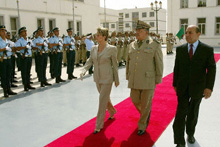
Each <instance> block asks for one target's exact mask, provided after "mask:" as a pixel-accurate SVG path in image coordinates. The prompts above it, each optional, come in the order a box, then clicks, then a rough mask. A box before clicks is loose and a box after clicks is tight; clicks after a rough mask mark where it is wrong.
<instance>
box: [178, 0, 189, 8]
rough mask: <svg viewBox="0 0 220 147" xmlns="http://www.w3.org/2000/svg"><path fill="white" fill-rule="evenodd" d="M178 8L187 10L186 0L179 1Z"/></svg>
mask: <svg viewBox="0 0 220 147" xmlns="http://www.w3.org/2000/svg"><path fill="white" fill-rule="evenodd" d="M180 8H188V0H180Z"/></svg>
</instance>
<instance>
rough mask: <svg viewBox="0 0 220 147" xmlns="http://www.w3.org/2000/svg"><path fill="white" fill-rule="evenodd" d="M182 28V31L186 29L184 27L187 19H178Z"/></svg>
mask: <svg viewBox="0 0 220 147" xmlns="http://www.w3.org/2000/svg"><path fill="white" fill-rule="evenodd" d="M182 27H183V28H184V31H186V28H187V27H188V19H180V28H182Z"/></svg>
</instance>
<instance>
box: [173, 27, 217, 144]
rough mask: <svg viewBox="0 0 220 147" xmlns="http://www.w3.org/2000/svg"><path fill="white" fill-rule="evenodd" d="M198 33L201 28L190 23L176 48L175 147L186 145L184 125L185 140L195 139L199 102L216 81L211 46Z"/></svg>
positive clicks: (208, 94) (193, 140)
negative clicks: (185, 137) (184, 39)
mask: <svg viewBox="0 0 220 147" xmlns="http://www.w3.org/2000/svg"><path fill="white" fill-rule="evenodd" d="M199 36H200V29H199V28H198V27H197V26H194V25H191V26H189V27H188V28H187V29H186V32H185V37H186V41H187V43H186V44H183V45H181V46H179V47H177V48H176V59H175V66H174V77H173V87H174V89H175V91H176V94H177V96H178V106H177V112H176V116H175V120H174V124H173V130H174V143H175V144H177V147H185V139H184V131H185V127H186V133H187V135H188V138H187V140H188V142H189V143H191V144H193V143H194V142H195V138H194V133H195V127H196V124H197V120H198V114H199V106H200V103H201V100H202V98H203V97H205V99H208V98H209V97H210V96H211V94H212V90H213V86H214V82H215V74H216V64H215V60H214V52H213V48H212V47H210V46H208V45H206V44H204V43H202V42H200V41H199Z"/></svg>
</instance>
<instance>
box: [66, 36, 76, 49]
mask: <svg viewBox="0 0 220 147" xmlns="http://www.w3.org/2000/svg"><path fill="white" fill-rule="evenodd" d="M63 44H72V45H71V49H75V48H76V47H75V39H74V38H73V37H70V36H66V37H65V38H64V41H63ZM66 48H68V49H69V46H66Z"/></svg>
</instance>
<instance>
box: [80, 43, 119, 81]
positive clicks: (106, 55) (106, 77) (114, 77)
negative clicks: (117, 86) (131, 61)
mask: <svg viewBox="0 0 220 147" xmlns="http://www.w3.org/2000/svg"><path fill="white" fill-rule="evenodd" d="M92 65H94V73H93V78H94V81H95V82H96V83H99V84H110V83H113V81H115V82H116V83H119V77H118V62H117V48H116V47H115V46H112V45H109V44H106V47H105V48H104V50H103V51H102V52H101V53H99V54H98V45H95V46H93V47H92V50H91V52H90V58H89V59H88V60H87V61H86V64H85V66H84V69H83V72H84V73H85V72H86V71H88V70H89V68H90V67H91V66H92Z"/></svg>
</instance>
